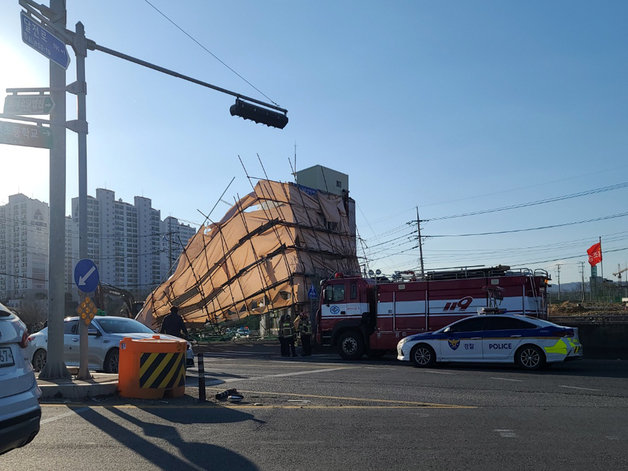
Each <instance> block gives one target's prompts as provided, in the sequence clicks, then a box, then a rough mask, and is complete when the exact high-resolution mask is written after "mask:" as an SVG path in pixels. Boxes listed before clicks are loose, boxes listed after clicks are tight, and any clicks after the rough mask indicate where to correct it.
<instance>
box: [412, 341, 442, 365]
mask: <svg viewBox="0 0 628 471" xmlns="http://www.w3.org/2000/svg"><path fill="white" fill-rule="evenodd" d="M410 359H411V360H412V362H413V363H414V366H418V367H419V368H429V367H432V366H434V364H435V363H436V353H435V352H434V349H433V348H432V347H430V346H429V345H426V344H424V343H420V344H418V345H417V346H415V347H414V348H413V349H412V352H411V353H410Z"/></svg>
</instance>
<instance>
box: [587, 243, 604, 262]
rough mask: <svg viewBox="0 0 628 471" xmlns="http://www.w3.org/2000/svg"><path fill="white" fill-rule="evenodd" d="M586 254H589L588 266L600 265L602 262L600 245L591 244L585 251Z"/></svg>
mask: <svg viewBox="0 0 628 471" xmlns="http://www.w3.org/2000/svg"><path fill="white" fill-rule="evenodd" d="M587 254H589V264H590V265H591V266H592V267H594V266H595V265H597V264H598V263H600V262H601V261H602V243H601V242H598V243H597V244H593V245H592V246H591V247H589V248H588V249H587Z"/></svg>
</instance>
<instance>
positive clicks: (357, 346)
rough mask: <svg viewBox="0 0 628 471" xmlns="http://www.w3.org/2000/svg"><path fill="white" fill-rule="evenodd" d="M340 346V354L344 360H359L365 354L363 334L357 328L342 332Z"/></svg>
mask: <svg viewBox="0 0 628 471" xmlns="http://www.w3.org/2000/svg"><path fill="white" fill-rule="evenodd" d="M338 346H339V350H340V351H339V353H340V356H341V357H342V358H343V359H344V360H359V359H360V358H361V357H362V355H364V341H363V340H362V335H361V334H360V333H359V332H357V331H355V330H350V331H349V332H345V333H344V334H342V336H341V337H340V342H339V343H338Z"/></svg>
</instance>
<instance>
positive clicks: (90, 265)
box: [74, 258, 100, 293]
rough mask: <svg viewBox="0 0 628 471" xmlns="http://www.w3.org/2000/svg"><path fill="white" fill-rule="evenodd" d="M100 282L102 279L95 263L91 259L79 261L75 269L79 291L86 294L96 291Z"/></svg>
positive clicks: (75, 280)
mask: <svg viewBox="0 0 628 471" xmlns="http://www.w3.org/2000/svg"><path fill="white" fill-rule="evenodd" d="M99 281H100V277H99V275H98V269H97V268H96V264H95V263H94V261H93V260H90V259H89V258H84V259H82V260H79V261H78V263H77V264H76V266H75V267H74V282H75V283H76V286H78V289H80V290H81V291H83V292H84V293H91V292H93V291H96V287H97V286H98V282H99Z"/></svg>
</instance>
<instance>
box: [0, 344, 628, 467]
mask: <svg viewBox="0 0 628 471" xmlns="http://www.w3.org/2000/svg"><path fill="white" fill-rule="evenodd" d="M276 350H278V347H277V348H275V347H274V346H273V347H272V348H270V349H269V348H268V347H259V348H258V347H257V346H255V345H241V346H237V345H227V346H225V347H223V349H222V350H221V351H213V352H209V353H207V354H206V358H205V361H204V365H205V372H206V375H205V376H206V383H207V398H208V401H207V402H206V403H199V401H198V393H199V390H198V377H195V376H194V375H195V374H196V373H197V370H196V369H194V370H189V371H188V373H189V375H190V376H189V377H188V379H187V381H188V382H187V386H186V394H185V396H183V397H180V398H170V399H163V400H155V401H148V400H139V399H133V400H128V399H120V398H117V397H112V398H106V399H101V400H90V401H88V402H85V403H81V404H55V403H48V404H43V406H42V409H43V416H42V425H41V432H40V434H39V435H38V436H37V437H36V439H35V440H34V441H33V442H32V443H31V444H29V445H27V446H26V447H25V448H23V449H20V450H14V451H12V452H10V453H8V454H6V455H3V456H1V457H0V469H2V470H4V469H7V470H22V469H24V470H29V471H31V470H33V469H37V470H40V469H50V470H57V469H59V470H73V469H77V470H85V469H89V470H101V469H102V470H105V469H106V470H109V469H133V470H148V469H164V470H183V469H214V470H216V469H217V470H223V469H224V470H238V469H242V470H256V469H260V470H291V471H298V470H313V469H320V470H341V469H342V470H353V469H360V470H405V469H413V470H417V469H421V470H423V469H436V470H441V469H446V470H454V469H456V470H457V469H463V470H469V469H471V470H475V469H477V470H487V469H500V470H503V469H514V470H519V469H521V470H524V469H525V470H528V469H542V470H546V469H551V470H562V469H565V470H570V471H572V470H594V469H628V453H627V452H626V450H627V449H628V446H627V445H628V422H627V421H628V388H627V387H628V362H627V361H617V360H586V359H585V360H583V361H580V362H573V363H567V364H564V365H557V366H553V367H552V368H550V369H548V370H545V371H541V372H538V373H528V372H523V371H520V370H518V369H516V368H514V367H504V366H494V365H493V366H485V365H465V366H446V367H443V368H438V369H429V370H427V369H426V370H422V369H417V368H413V367H412V366H410V365H407V364H402V363H400V362H397V361H396V360H394V359H383V360H379V361H367V360H365V361H361V362H342V361H340V360H338V359H337V358H336V356H335V355H333V354H328V353H326V354H317V355H314V356H313V357H310V358H307V359H302V358H300V357H299V358H295V359H283V358H281V357H279V356H278V355H277V352H276ZM228 388H236V389H237V390H238V391H239V392H240V393H242V394H243V396H244V399H243V401H242V402H241V403H239V404H236V403H229V402H228V401H218V400H216V399H215V398H214V395H215V394H216V393H218V392H221V391H223V390H225V389H228Z"/></svg>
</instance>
